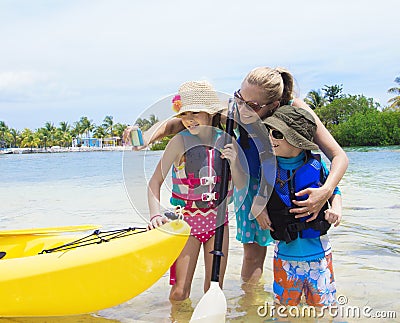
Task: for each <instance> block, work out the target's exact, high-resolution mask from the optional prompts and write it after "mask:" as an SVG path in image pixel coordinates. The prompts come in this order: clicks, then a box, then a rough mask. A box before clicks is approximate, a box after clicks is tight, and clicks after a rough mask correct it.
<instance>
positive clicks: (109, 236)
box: [39, 227, 147, 254]
mask: <svg viewBox="0 0 400 323" xmlns="http://www.w3.org/2000/svg"><path fill="white" fill-rule="evenodd" d="M146 231H147V229H146V228H136V227H133V228H131V227H129V228H124V229H118V230H108V231H100V230H95V231H93V233H91V234H89V235H88V236H85V237H83V238H80V239H77V240H75V241H71V242H69V243H66V244H64V245H61V246H58V247H55V248H50V249H44V250H42V251H41V252H39V254H46V253H51V252H60V251H67V250H70V249H75V248H78V247H83V246H88V245H91V244H99V243H103V242H109V241H110V240H113V239H117V238H122V237H126V236H129V235H132V234H139V233H143V232H146Z"/></svg>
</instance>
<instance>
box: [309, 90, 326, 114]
mask: <svg viewBox="0 0 400 323" xmlns="http://www.w3.org/2000/svg"><path fill="white" fill-rule="evenodd" d="M304 102H305V103H307V104H308V105H309V107H310V108H311V109H313V110H315V109H317V108H320V107H323V106H324V105H325V102H326V101H325V98H324V96H323V95H322V93H321V90H317V91H316V90H311V91H310V92H308V94H307V96H306V98H305V99H304Z"/></svg>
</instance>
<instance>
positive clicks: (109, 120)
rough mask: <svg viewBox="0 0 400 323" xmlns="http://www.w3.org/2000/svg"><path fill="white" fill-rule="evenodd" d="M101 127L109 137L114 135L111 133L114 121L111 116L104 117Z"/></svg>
mask: <svg viewBox="0 0 400 323" xmlns="http://www.w3.org/2000/svg"><path fill="white" fill-rule="evenodd" d="M102 126H103V127H104V128H105V130H106V134H107V132H108V133H109V134H110V137H112V136H113V135H114V133H113V126H114V121H113V117H112V116H106V117H105V118H104V120H103V124H102Z"/></svg>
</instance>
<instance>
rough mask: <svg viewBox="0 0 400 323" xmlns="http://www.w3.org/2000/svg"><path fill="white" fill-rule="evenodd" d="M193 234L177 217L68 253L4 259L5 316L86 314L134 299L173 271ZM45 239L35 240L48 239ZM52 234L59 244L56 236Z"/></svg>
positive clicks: (0, 272)
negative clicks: (136, 232) (161, 223)
mask: <svg viewBox="0 0 400 323" xmlns="http://www.w3.org/2000/svg"><path fill="white" fill-rule="evenodd" d="M189 233H190V228H189V226H188V225H187V224H186V223H185V222H184V221H173V222H170V223H167V224H165V225H164V226H162V227H160V228H158V229H155V230H151V231H148V232H145V233H140V234H133V235H130V236H126V237H123V238H118V239H114V240H110V241H109V242H106V243H101V244H93V245H88V246H84V247H79V248H76V249H72V250H68V251H66V252H53V253H48V254H40V255H35V256H29V257H23V258H11V259H7V258H3V259H2V260H0V304H1V306H0V316H3V317H7V316H65V315H75V314H84V313H91V312H95V311H98V310H101V309H105V308H109V307H112V306H115V305H118V304H121V303H123V302H125V301H128V300H129V299H131V298H133V297H135V296H136V295H138V294H140V293H141V292H143V291H145V290H146V289H148V288H149V287H150V286H152V285H153V284H154V283H155V282H156V281H157V280H158V279H159V278H160V277H161V276H162V275H163V274H164V273H165V272H166V271H167V270H168V268H169V267H170V266H171V265H172V263H173V262H174V261H175V259H176V258H177V257H178V256H179V254H180V252H181V250H182V249H183V247H184V246H185V244H186V241H187V238H188V236H189ZM43 239H45V238H43V237H41V238H40V239H38V238H36V239H33V240H38V241H39V243H43ZM48 239H49V240H51V243H52V244H53V245H54V240H55V237H54V236H49V237H48ZM60 239H64V240H65V237H63V238H60ZM32 243H33V242H32ZM0 248H1V247H0ZM44 249H46V248H44Z"/></svg>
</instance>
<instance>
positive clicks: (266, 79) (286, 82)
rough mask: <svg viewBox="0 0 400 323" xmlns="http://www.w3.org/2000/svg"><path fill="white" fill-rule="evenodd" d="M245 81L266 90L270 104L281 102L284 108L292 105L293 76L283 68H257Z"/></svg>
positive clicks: (266, 96)
mask: <svg viewBox="0 0 400 323" xmlns="http://www.w3.org/2000/svg"><path fill="white" fill-rule="evenodd" d="M244 81H246V82H247V83H249V84H251V85H256V86H259V87H260V88H262V89H264V91H265V98H266V99H267V102H268V103H272V102H275V101H279V102H280V105H281V106H282V105H288V104H290V100H292V99H293V83H294V81H293V76H292V74H290V73H289V71H288V70H286V69H284V68H282V67H276V68H271V67H257V68H255V69H253V70H252V71H250V73H249V74H247V76H246V78H245V79H244Z"/></svg>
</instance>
